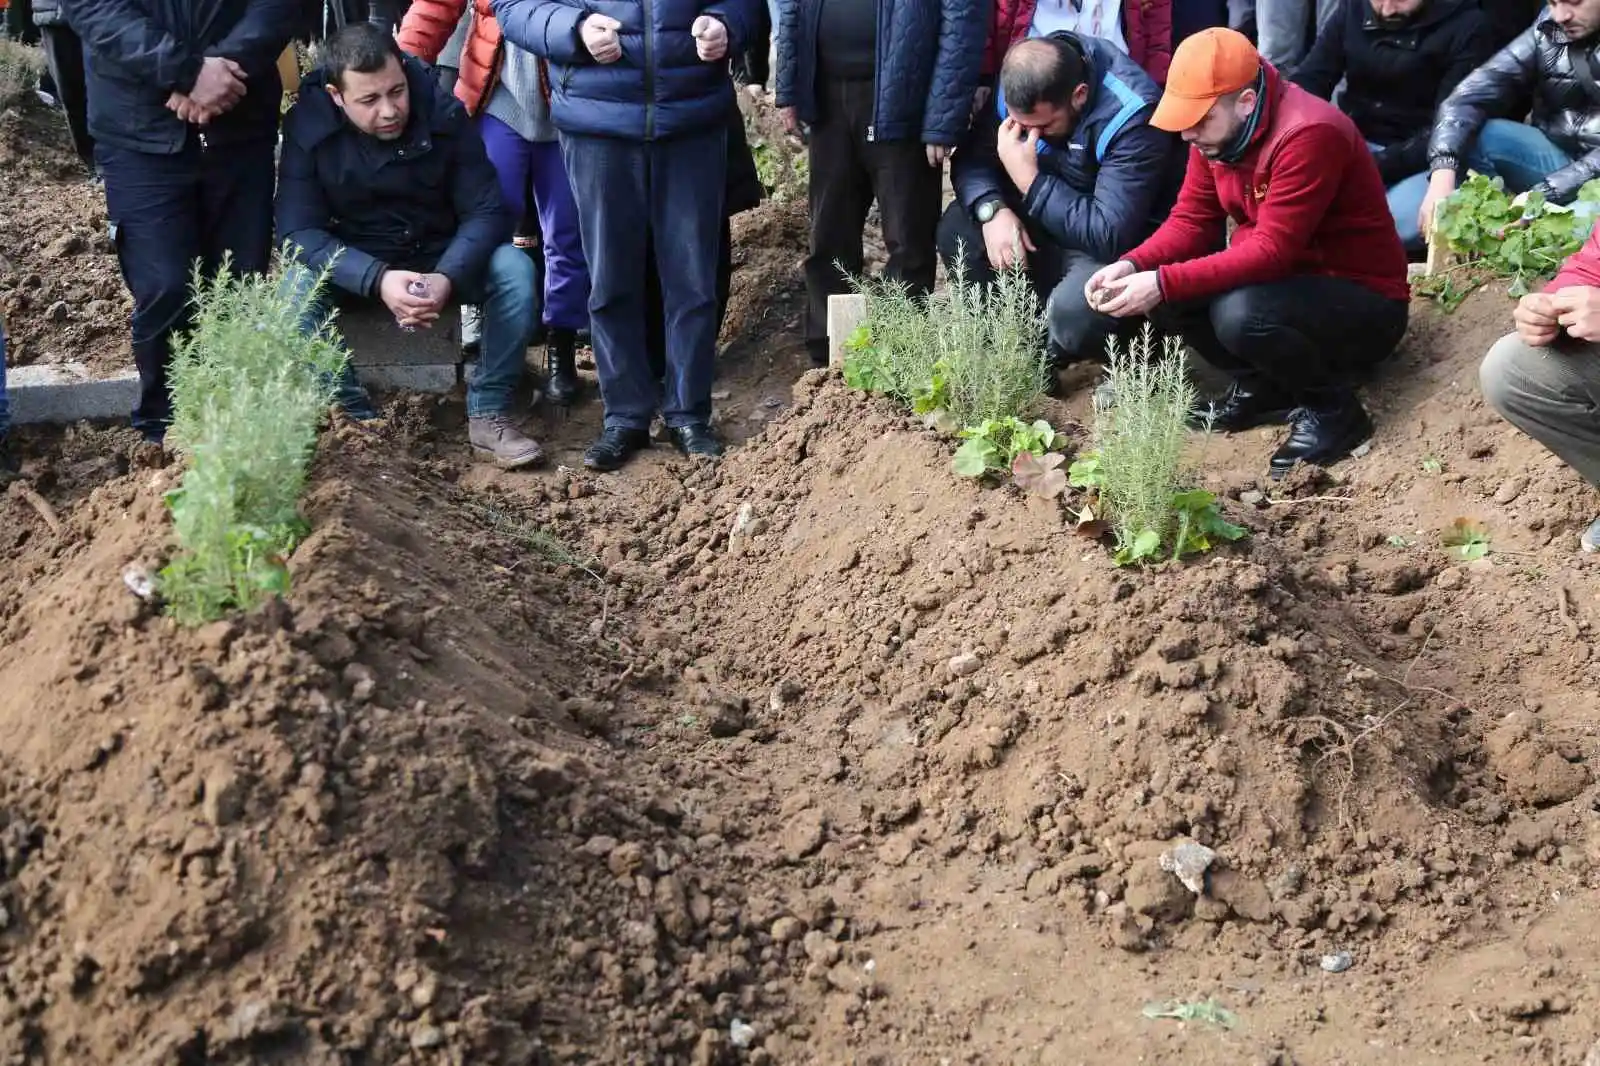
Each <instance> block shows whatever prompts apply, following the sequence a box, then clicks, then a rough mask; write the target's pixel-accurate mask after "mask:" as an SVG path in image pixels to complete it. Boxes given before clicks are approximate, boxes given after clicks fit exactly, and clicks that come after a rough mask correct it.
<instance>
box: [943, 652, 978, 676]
mask: <svg viewBox="0 0 1600 1066" xmlns="http://www.w3.org/2000/svg"><path fill="white" fill-rule="evenodd" d="M982 665H983V660H982V659H979V658H978V657H977V656H976V655H974V654H972V652H970V651H969V652H964V653H962V654H961V655H957V656H956V657H954V658H953V659H951V660H950V673H952V674H953V675H955V676H956V677H971V676H972V675H973V674H975V673H977V672H978V668H979V667H980V666H982Z"/></svg>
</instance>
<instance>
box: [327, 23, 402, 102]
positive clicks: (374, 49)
mask: <svg viewBox="0 0 1600 1066" xmlns="http://www.w3.org/2000/svg"><path fill="white" fill-rule="evenodd" d="M391 57H392V58H394V59H399V58H400V46H399V45H398V44H396V43H395V40H394V35H393V34H391V33H388V32H386V31H385V30H384V29H383V28H382V27H381V26H374V25H373V24H372V23H370V22H352V23H351V24H350V25H348V26H346V27H345V28H344V29H342V30H340V31H339V32H338V33H335V34H334V35H333V36H332V37H329V38H328V40H327V42H326V43H324V44H323V46H322V69H323V70H325V71H326V72H327V74H328V80H329V81H331V82H332V83H333V84H335V85H337V86H339V87H340V88H341V89H342V88H344V76H345V75H346V74H347V73H349V72H350V71H352V70H353V71H355V72H356V73H357V74H375V73H377V72H378V71H380V70H382V69H383V68H384V67H386V66H388V65H389V60H390V58H391Z"/></svg>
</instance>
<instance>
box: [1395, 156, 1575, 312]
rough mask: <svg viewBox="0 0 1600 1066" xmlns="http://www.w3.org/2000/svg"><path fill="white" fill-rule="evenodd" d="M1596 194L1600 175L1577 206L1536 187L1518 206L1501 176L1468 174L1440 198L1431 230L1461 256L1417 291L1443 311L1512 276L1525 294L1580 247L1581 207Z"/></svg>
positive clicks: (1514, 288)
mask: <svg viewBox="0 0 1600 1066" xmlns="http://www.w3.org/2000/svg"><path fill="white" fill-rule="evenodd" d="M1597 199H1600V180H1596V181H1591V182H1589V183H1588V184H1587V185H1585V186H1584V187H1583V189H1582V190H1580V191H1579V193H1578V199H1577V205H1578V208H1579V209H1574V208H1573V207H1567V206H1563V205H1558V204H1550V203H1547V202H1545V199H1544V196H1543V195H1542V194H1540V193H1539V192H1533V193H1530V194H1529V195H1528V197H1527V199H1526V200H1525V202H1524V203H1522V204H1517V203H1514V202H1513V200H1514V198H1513V197H1512V196H1510V195H1509V194H1507V192H1506V190H1505V183H1504V182H1503V181H1501V180H1500V179H1499V178H1490V177H1487V176H1485V175H1483V174H1473V175H1471V176H1470V177H1469V178H1467V180H1466V181H1465V182H1463V183H1462V185H1461V187H1460V188H1459V189H1457V190H1456V191H1455V192H1454V193H1453V194H1452V195H1451V196H1450V197H1449V198H1448V199H1447V200H1445V202H1444V205H1443V207H1442V208H1441V209H1440V212H1439V217H1438V222H1437V225H1436V229H1435V232H1434V237H1435V239H1436V240H1443V241H1444V242H1445V243H1446V245H1447V246H1448V248H1449V249H1450V251H1451V252H1452V253H1453V254H1455V255H1457V256H1459V257H1461V259H1462V260H1463V261H1462V262H1461V263H1459V264H1457V265H1456V266H1454V267H1451V268H1449V269H1447V270H1445V271H1442V272H1440V273H1438V274H1434V275H1432V276H1430V277H1427V278H1423V279H1421V280H1420V281H1419V282H1418V284H1417V286H1416V291H1417V292H1418V293H1419V294H1420V295H1424V296H1429V297H1432V298H1434V299H1436V300H1438V301H1439V302H1440V303H1441V304H1442V305H1443V306H1444V307H1445V308H1446V310H1454V308H1455V307H1457V306H1459V305H1460V303H1461V302H1462V301H1463V300H1465V299H1466V297H1467V296H1468V295H1469V294H1470V293H1471V292H1472V291H1473V290H1474V289H1476V288H1478V287H1479V286H1480V285H1482V284H1484V283H1485V282H1487V281H1491V280H1495V279H1509V280H1510V282H1511V286H1510V294H1511V295H1512V296H1522V295H1524V294H1526V293H1527V292H1529V291H1530V290H1531V288H1532V287H1533V285H1534V284H1536V283H1538V282H1539V281H1542V280H1544V279H1547V278H1549V277H1550V276H1551V275H1553V274H1554V273H1555V272H1556V270H1557V268H1559V267H1560V266H1561V263H1562V261H1563V260H1565V259H1566V258H1567V256H1569V255H1571V254H1572V253H1573V252H1575V251H1577V250H1578V248H1579V247H1580V246H1581V245H1582V244H1583V241H1584V239H1585V238H1586V237H1588V235H1589V230H1590V228H1591V227H1592V225H1593V217H1592V215H1591V214H1590V210H1589V208H1588V207H1586V206H1584V205H1585V204H1588V203H1593V202H1594V201H1595V200H1597Z"/></svg>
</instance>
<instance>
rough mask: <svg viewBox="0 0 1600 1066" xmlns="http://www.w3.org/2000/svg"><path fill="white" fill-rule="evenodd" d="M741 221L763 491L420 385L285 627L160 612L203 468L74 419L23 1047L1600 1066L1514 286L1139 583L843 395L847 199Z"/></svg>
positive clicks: (1584, 708)
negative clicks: (471, 437)
mask: <svg viewBox="0 0 1600 1066" xmlns="http://www.w3.org/2000/svg"><path fill="white" fill-rule="evenodd" d="M6 121H14V120H13V119H9V118H8V119H6ZM63 180H64V179H63ZM77 221H81V217H78V218H77V220H76V221H74V222H73V223H72V224H74V225H76V224H77ZM736 236H737V243H738V248H739V251H738V258H739V262H740V265H741V270H740V271H739V273H738V274H737V275H736V292H735V296H734V303H733V309H732V312H731V314H730V321H729V329H728V337H729V339H730V345H729V347H728V350H727V352H726V354H725V356H724V359H723V361H722V364H721V377H720V380H719V383H718V386H717V387H718V390H719V393H718V412H719V414H718V417H719V419H720V420H721V428H722V430H723V432H724V433H725V434H726V435H727V436H728V437H730V438H731V439H733V440H735V441H736V442H738V444H739V446H738V447H737V448H736V449H734V450H733V451H732V452H731V453H730V455H729V456H728V458H727V459H726V460H725V461H724V462H723V463H722V464H720V465H719V466H715V467H703V466H695V465H692V464H690V463H688V462H686V461H684V460H682V459H679V458H677V457H676V456H675V455H672V454H670V453H668V452H667V450H666V449H662V448H658V449H656V450H655V451H653V452H651V453H649V454H647V455H645V456H643V457H641V459H640V461H639V462H637V463H636V464H634V465H633V466H630V467H629V468H628V469H627V470H625V471H623V472H621V473H619V474H617V475H613V476H607V477H591V476H587V475H584V474H581V473H578V472H576V470H575V469H574V468H575V467H576V466H577V463H576V456H577V453H578V451H579V450H580V449H581V448H582V446H583V445H584V444H585V443H587V441H588V440H589V439H590V437H591V436H592V434H593V432H594V430H595V429H596V427H597V425H598V410H597V404H596V403H595V402H594V401H593V399H592V398H591V399H590V401H589V402H588V403H586V404H584V405H581V406H579V407H578V408H577V409H575V411H574V413H573V415H572V417H571V418H570V419H560V418H554V417H551V416H540V417H538V418H535V419H534V420H533V422H532V428H533V429H534V431H535V432H536V433H537V434H538V435H539V436H540V437H541V439H542V440H544V441H545V442H546V444H547V448H548V450H549V451H550V452H551V453H552V454H553V455H554V456H555V460H556V461H555V463H554V464H553V465H552V468H551V469H549V470H548V471H545V472H541V473H536V474H533V475H507V474H501V473H498V472H495V471H493V470H491V469H489V468H486V467H484V466H481V465H477V466H475V465H473V464H472V463H471V460H470V456H469V455H468V454H467V451H466V449H465V448H464V446H463V441H464V436H465V434H464V425H463V422H464V415H463V411H462V409H461V405H460V403H459V402H458V401H455V400H436V399H433V398H420V397H405V396H399V397H391V398H388V400H387V402H386V404H385V414H386V418H385V419H384V420H383V421H382V422H380V423H378V424H376V425H375V426H370V427H360V426H353V425H348V424H344V423H342V422H340V423H337V424H336V425H335V426H334V427H333V428H332V429H331V430H330V431H329V432H328V433H327V434H326V435H325V438H324V440H323V442H322V446H321V449H320V453H319V460H318V466H317V469H316V471H315V475H314V477H313V480H312V488H311V491H310V494H309V496H308V500H307V505H306V510H307V515H308V517H309V518H310V519H311V521H312V524H313V529H314V532H313V534H312V535H311V537H310V538H309V539H308V540H307V541H306V542H305V543H304V544H303V545H302V546H301V547H300V548H299V550H298V551H297V552H296V553H295V555H294V557H293V559H292V560H291V567H292V573H293V591H292V593H291V595H290V596H289V597H288V599H287V600H286V601H285V602H283V603H281V604H277V605H274V606H272V607H270V608H267V609H263V610H260V611H256V612H253V613H251V614H250V615H248V616H245V617H242V618H238V619H234V620H231V621H227V622H222V623H217V624H215V625H212V626H208V627H205V628H202V629H198V630H184V629H181V628H179V627H177V626H175V625H174V624H172V623H171V622H169V621H167V620H166V619H164V618H163V617H161V616H160V614H159V613H158V611H157V610H156V609H155V608H154V607H153V606H152V605H151V604H149V603H146V602H145V601H143V600H141V599H140V598H139V597H138V596H137V595H135V594H134V593H133V592H132V591H130V589H129V586H128V584H127V582H126V580H125V573H126V571H127V569H128V568H129V567H130V566H134V567H144V568H150V567H154V566H156V565H159V563H160V561H161V558H162V555H163V553H164V552H165V551H166V550H167V544H168V541H169V537H170V533H169V529H168V521H167V517H166V513H165V508H164V506H163V503H162V493H163V492H164V491H166V490H167V489H169V488H171V487H172V484H173V482H174V479H175V478H176V476H177V469H176V468H175V467H158V468H149V467H144V466H140V465H138V462H139V457H140V453H139V452H138V450H137V449H135V448H134V447H133V446H132V445H133V442H132V441H131V440H130V439H129V437H130V434H129V431H127V430H115V429H110V430H108V429H101V428H95V427H89V426H82V427H75V428H72V429H69V430H64V431H48V432H46V431H34V432H31V433H30V434H29V435H27V436H26V437H25V439H24V440H23V446H24V459H25V469H26V473H27V475H28V478H29V481H30V484H31V485H33V486H34V488H35V489H36V490H37V491H38V492H39V494H40V495H41V496H42V497H43V498H44V499H45V500H46V501H47V503H48V504H49V506H50V507H51V508H52V509H53V510H54V512H55V513H56V514H57V515H59V523H60V528H59V529H55V528H52V526H51V524H50V523H49V522H48V521H47V520H46V518H45V517H44V515H43V514H41V512H40V510H39V509H38V508H37V507H36V506H34V505H33V504H31V503H30V502H29V501H28V500H27V499H25V498H24V497H23V496H22V495H21V494H20V493H17V492H14V491H13V492H8V493H5V494H3V495H0V679H3V680H0V1063H5V1064H14V1066H35V1064H51V1066H54V1064H61V1063H116V1064H123V1063H127V1064H139V1066H169V1064H171V1066H199V1064H206V1066H220V1064H245V1063H249V1064H257V1063H259V1064H267V1063H311V1064H319V1066H320V1064H326V1066H334V1064H339V1066H369V1064H371V1066H375V1064H389V1063H415V1064H434V1063H461V1064H473V1066H478V1064H488V1066H495V1064H501V1063H504V1064H514V1063H515V1064H521V1063H546V1062H549V1063H555V1062H572V1063H584V1062H588V1063H623V1062H626V1063H691V1064H697V1066H704V1064H724V1063H727V1064H731V1063H771V1064H790V1063H793V1064H801V1063H816V1064H836V1063H886V1064H887V1063H908V1064H909V1063H972V1064H977V1063H983V1064H988V1063H998V1064H1026V1063H1039V1064H1055V1063H1077V1062H1084V1063H1104V1062H1135V1061H1146V1062H1163V1063H1167V1062H1170V1063H1185V1064H1188V1063H1195V1064H1202V1066H1210V1064H1217V1066H1221V1064H1224V1063H1227V1064H1235V1063H1241V1062H1243V1063H1261V1064H1266V1063H1273V1064H1287V1063H1319V1064H1320V1063H1350V1064H1354V1063H1395V1062H1412V1061H1424V1060H1426V1061H1437V1062H1443V1063H1458V1062H1459V1063H1468V1062H1527V1063H1550V1064H1555V1063H1573V1064H1577V1063H1585V1062H1588V1061H1592V1060H1593V1059H1595V1058H1596V1057H1600V1052H1597V1051H1596V1050H1594V1048H1595V1041H1596V1036H1597V1035H1600V1033H1597V1030H1600V999H1597V997H1596V989H1595V987H1594V982H1595V978H1594V977H1593V976H1592V975H1594V974H1596V973H1600V939H1597V936H1596V934H1595V932H1594V930H1595V929H1596V928H1597V924H1596V921H1595V919H1596V918H1597V917H1600V915H1597V911H1600V893H1597V891H1596V888H1597V868H1596V865H1595V864H1596V861H1597V860H1600V832H1597V824H1596V816H1595V802H1596V797H1597V795H1600V793H1597V791H1596V785H1595V783H1594V780H1593V773H1592V769H1591V767H1592V766H1593V765H1594V761H1595V759H1596V758H1597V757H1600V751H1597V750H1596V747H1597V746H1596V741H1595V739H1594V738H1595V736H1596V725H1597V721H1596V719H1597V718H1600V695H1597V690H1600V669H1597V666H1596V664H1595V663H1594V662H1593V661H1592V652H1591V636H1592V626H1593V624H1594V619H1595V617H1596V614H1597V612H1600V572H1597V570H1596V565H1597V564H1596V562H1595V561H1594V560H1593V559H1592V558H1586V557H1582V556H1580V555H1578V554H1577V553H1576V551H1575V548H1576V535H1577V531H1578V530H1579V529H1581V528H1582V526H1583V525H1584V524H1586V523H1587V521H1588V520H1589V519H1590V518H1592V514H1591V513H1590V512H1591V510H1592V507H1593V494H1592V493H1591V492H1590V491H1589V490H1588V489H1586V488H1585V487H1584V486H1583V485H1582V484H1581V482H1580V481H1579V480H1578V478H1577V477H1576V476H1575V475H1574V474H1573V473H1572V472H1571V471H1570V470H1567V469H1566V468H1564V467H1563V466H1561V465H1560V464H1559V462H1557V461H1555V460H1553V459H1552V458H1550V457H1549V456H1548V455H1546V454H1545V453H1544V452H1543V451H1542V450H1541V449H1540V448H1539V447H1538V446H1537V445H1535V444H1533V443H1532V442H1531V441H1529V440H1527V439H1525V438H1523V437H1521V436H1519V435H1518V434H1517V433H1516V432H1515V431H1513V430H1512V429H1511V428H1510V427H1508V426H1506V425H1504V424H1503V423H1501V422H1499V421H1498V420H1497V419H1496V417H1495V416H1494V415H1493V413H1492V412H1490V411H1488V410H1487V409H1486V408H1485V407H1484V406H1483V404H1482V402H1481V400H1480V399H1479V397H1478V393H1477V389H1476V376H1475V375H1476V365H1477V361H1478V359H1479V358H1480V357H1481V355H1482V353H1483V352H1484V351H1486V350H1487V348H1488V347H1489V345H1490V344H1491V343H1492V342H1493V340H1494V339H1495V338H1496V337H1498V335H1499V334H1500V332H1501V331H1503V330H1504V329H1505V328H1506V324H1507V322H1508V316H1509V307H1510V303H1509V301H1508V300H1507V298H1506V296H1505V293H1504V291H1503V290H1502V291H1485V292H1483V293H1480V294H1478V295H1476V296H1474V297H1473V298H1472V299H1470V300H1469V301H1468V302H1467V304H1466V305H1465V306H1463V308H1462V309H1461V310H1460V311H1458V312H1457V313H1456V314H1455V315H1452V316H1442V315H1440V314H1438V313H1437V312H1436V311H1434V310H1432V309H1431V308H1428V307H1425V306H1423V305H1420V304H1419V305H1417V306H1416V308H1415V309H1414V321H1413V326H1412V330H1411V333H1410V335H1409V337H1408V339H1407V342H1406V344H1405V346H1404V348H1403V350H1402V352H1401V353H1400V354H1399V355H1398V356H1397V358H1396V359H1395V360H1394V362H1393V363H1392V364H1391V365H1390V366H1388V367H1386V368H1385V369H1384V371H1383V375H1382V378H1381V380H1380V381H1379V382H1378V383H1377V384H1376V385H1375V387H1373V388H1371V389H1369V391H1368V395H1369V396H1370V398H1371V400H1372V404H1373V408H1374V416H1375V420H1376V421H1377V423H1378V427H1379V428H1378V433H1377V436H1376V437H1375V439H1374V442H1373V447H1372V450H1371V451H1370V453H1368V454H1367V455H1365V456H1363V457H1362V458H1360V459H1355V460H1351V461H1349V462H1346V463H1344V464H1341V465H1340V466H1339V467H1337V468H1335V469H1334V470H1333V471H1331V472H1329V473H1328V474H1306V475H1302V476H1299V477H1297V479H1296V480H1294V481H1292V482H1291V483H1290V484H1288V485H1283V486H1272V485H1269V484H1268V483H1267V482H1266V481H1265V479H1264V467H1265V458H1266V456H1267V454H1268V453H1269V452H1270V450H1271V448H1272V435H1271V433H1270V432H1269V433H1254V432H1253V433H1248V434H1243V435H1239V436H1236V437H1232V438H1216V439H1211V440H1207V441H1203V442H1197V445H1196V447H1197V454H1196V463H1197V467H1198V469H1200V470H1201V471H1202V472H1203V475H1204V482H1205V487H1207V488H1210V489H1212V490H1213V491H1216V492H1217V493H1218V494H1219V496H1221V497H1223V499H1224V507H1225V510H1226V512H1227V515H1228V517H1229V518H1230V520H1232V521H1235V522H1239V523H1241V524H1244V525H1246V526H1247V527H1248V528H1249V529H1250V536H1249V537H1248V538H1247V539H1246V540H1245V541H1243V542H1241V543H1240V544H1239V545H1237V546H1233V547H1230V548H1227V549H1224V550H1221V551H1218V552H1216V553H1214V554H1213V555H1211V556H1208V557H1205V558H1202V559H1199V560H1195V561H1191V562H1187V563H1185V564H1183V565H1181V566H1177V567H1169V568H1162V569H1153V570H1146V571H1118V570H1116V569H1115V568H1113V567H1112V566H1111V564H1110V562H1109V560H1108V559H1107V558H1106V556H1105V553H1104V552H1103V551H1102V550H1100V549H1099V548H1097V547H1096V546H1094V545H1092V544H1090V543H1088V542H1087V541H1085V540H1083V539H1080V538H1077V537H1075V536H1074V535H1073V534H1072V533H1071V532H1070V530H1069V529H1068V528H1067V525H1066V522H1065V521H1064V516H1063V512H1062V511H1061V510H1060V509H1059V508H1058V507H1056V506H1055V505H1054V504H1051V505H1048V506H1046V505H1044V504H1043V503H1042V501H1039V500H1037V499H1032V498H1028V497H1025V496H1023V495H1021V494H1020V493H1018V492H1016V491H1015V490H1012V489H1009V488H1008V489H984V488H980V487H978V486H976V485H974V484H972V483H970V482H966V481H963V480H962V479H959V478H957V477H955V476H954V475H953V474H952V473H951V471H950V469H949V455H950V448H949V445H948V442H947V441H944V440H941V439H939V438H938V437H937V436H936V435H934V434H933V433H932V431H930V430H928V429H926V428H924V427H923V426H921V425H920V424H919V423H918V422H917V421H915V420H913V419H911V418H909V417H906V416H904V415H903V414H901V413H899V412H897V411H895V410H893V409H892V408H890V407H889V406H888V405H887V404H884V403H880V402H877V401H871V400H867V399H864V398H862V397H861V396H859V395H856V394H853V393H851V392H849V391H848V390H846V389H845V388H844V387H843V385H842V383H840V382H839V381H838V380H837V379H835V378H832V377H829V376H828V375H826V374H824V373H821V372H809V373H806V372H804V370H803V368H804V363H805V353H804V347H803V344H802V343H801V341H800V339H799V335H798V309H799V306H800V304H799V301H798V298H797V294H796V292H795V289H794V279H795V276H796V275H795V265H796V260H797V258H798V256H799V254H800V251H799V249H800V248H801V247H802V246H803V240H804V221H803V208H802V207H801V205H798V204H793V203H788V204H769V205H766V206H764V207H762V208H761V209H759V210H758V211H756V212H752V213H751V214H749V215H746V216H742V217H741V218H740V219H739V221H738V224H737V227H736ZM36 262H37V260H29V261H28V264H27V265H26V269H28V270H32V271H36V272H39V273H40V285H41V286H47V285H54V284H59V283H62V282H61V281H60V279H59V278H58V276H57V275H55V274H49V273H48V270H43V271H41V270H40V268H39V267H37V266H36V265H33V264H34V263H36ZM47 274H48V277H47V276H46V275H47ZM8 276H9V275H8ZM23 288H24V289H27V286H24V287H23ZM9 291H11V292H12V293H13V294H15V292H17V291H19V290H17V289H12V290H9ZM29 306H31V304H30V305H29ZM119 314H120V312H119ZM23 317H24V318H26V315H24V316H23ZM27 328H32V327H27ZM39 330H40V332H39V333H37V334H32V333H30V334H27V336H38V337H44V336H47V335H49V331H48V330H46V329H45V328H44V327H43V326H40V327H39ZM74 343H81V342H74ZM1091 380H1092V373H1091V372H1090V371H1088V370H1085V371H1083V372H1081V373H1080V374H1079V375H1078V377H1077V378H1075V379H1074V380H1073V381H1072V382H1071V383H1070V385H1071V386H1072V387H1071V389H1070V390H1069V400H1068V401H1067V402H1066V403H1064V404H1051V405H1049V409H1048V410H1047V411H1046V412H1045V413H1046V415H1047V416H1048V417H1049V418H1050V419H1051V421H1052V422H1053V424H1055V425H1057V426H1061V427H1065V428H1067V429H1069V430H1070V431H1072V432H1074V434H1075V436H1076V438H1077V440H1078V441H1079V443H1081V442H1082V439H1083V436H1082V431H1081V426H1082V424H1083V423H1084V422H1085V421H1086V420H1087V418H1088V392H1089V389H1088V388H1087V387H1086V386H1087V385H1088V384H1089V383H1090V381H1091ZM1458 517H1464V518H1468V519H1470V520H1472V521H1475V522H1478V523H1480V524H1481V525H1482V526H1483V527H1484V528H1485V529H1486V530H1487V531H1488V534H1489V536H1490V538H1491V549H1490V551H1489V552H1488V554H1487V555H1486V557H1485V558H1483V559H1481V560H1478V561H1476V562H1472V563H1461V562H1457V561H1454V560H1452V559H1450V558H1449V557H1448V556H1447V555H1446V553H1445V551H1444V549H1443V546H1442V543H1441V535H1442V531H1443V530H1444V529H1445V528H1446V527H1447V526H1448V525H1450V523H1451V522H1452V521H1454V520H1455V519H1456V518H1458ZM1188 842H1192V843H1194V844H1198V845H1203V846H1204V847H1205V848H1208V849H1210V850H1211V851H1213V852H1214V854H1215V857H1214V860H1213V861H1212V864H1211V866H1210V868H1209V870H1208V871H1207V874H1206V880H1205V882H1204V888H1205V891H1204V893H1203V894H1200V895H1196V894H1195V893H1194V892H1192V891H1190V890H1189V889H1188V888H1186V887H1185V886H1184V884H1183V883H1182V882H1181V881H1180V880H1179V879H1178V878H1177V877H1176V876H1174V875H1173V874H1172V873H1170V872H1168V871H1167V870H1165V869H1163V866H1162V856H1163V855H1164V854H1165V853H1168V852H1170V851H1171V850H1172V849H1173V848H1175V847H1176V846H1178V845H1179V844H1183V843H1188ZM1172 1015H1177V1017H1173V1016H1172Z"/></svg>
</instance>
